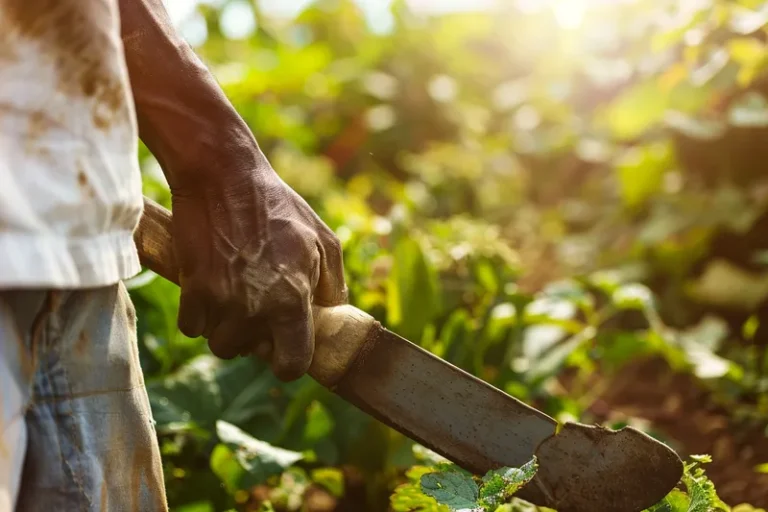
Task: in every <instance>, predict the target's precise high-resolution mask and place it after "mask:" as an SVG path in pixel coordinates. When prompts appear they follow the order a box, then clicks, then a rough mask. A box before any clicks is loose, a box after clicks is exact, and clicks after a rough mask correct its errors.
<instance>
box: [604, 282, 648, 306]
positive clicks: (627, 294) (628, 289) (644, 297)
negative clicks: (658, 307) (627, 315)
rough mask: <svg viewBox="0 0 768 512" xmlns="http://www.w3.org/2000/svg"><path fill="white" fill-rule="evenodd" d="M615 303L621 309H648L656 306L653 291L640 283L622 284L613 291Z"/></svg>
mask: <svg viewBox="0 0 768 512" xmlns="http://www.w3.org/2000/svg"><path fill="white" fill-rule="evenodd" d="M612 299H613V303H614V304H615V305H616V307H618V308H619V309H640V310H643V311H647V310H650V309H653V308H654V300H653V293H652V292H651V290H650V289H649V288H648V287H647V286H645V285H643V284H639V283H630V284H625V285H623V286H620V287H619V288H618V289H617V290H616V291H615V292H614V293H613V297H612Z"/></svg>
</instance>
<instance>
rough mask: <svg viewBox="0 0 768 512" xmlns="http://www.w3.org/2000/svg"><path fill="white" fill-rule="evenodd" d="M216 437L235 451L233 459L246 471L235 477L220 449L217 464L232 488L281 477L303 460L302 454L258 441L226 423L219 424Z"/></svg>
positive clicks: (218, 422) (244, 486)
mask: <svg viewBox="0 0 768 512" xmlns="http://www.w3.org/2000/svg"><path fill="white" fill-rule="evenodd" d="M216 434H217V435H218V437H219V439H220V440H221V442H222V443H224V445H225V446H226V447H227V448H229V449H230V450H231V451H232V452H233V454H234V459H235V460H236V461H237V463H238V464H239V465H240V467H241V468H242V470H243V472H242V473H241V474H239V475H235V472H234V470H233V469H232V466H231V462H230V461H229V460H227V458H226V457H225V455H226V454H224V453H223V452H222V451H221V450H219V454H218V456H217V458H216V460H215V465H216V467H218V468H219V469H220V471H221V473H222V474H224V476H225V477H227V478H228V479H230V482H231V483H230V484H231V485H236V486H237V487H238V488H240V489H243V488H247V487H251V486H254V485H258V484H260V483H263V482H265V481H266V480H267V479H268V478H269V477H271V476H274V475H279V474H281V473H282V472H283V471H284V470H285V469H287V468H288V467H290V466H292V465H293V464H295V463H296V462H298V461H300V460H302V459H303V458H304V456H303V455H302V454H301V453H298V452H293V451H290V450H284V449H282V448H277V447H275V446H272V445H270V444H269V443H265V442H264V441H259V440H258V439H255V438H253V437H251V436H250V435H249V434H247V433H246V432H243V431H242V430H240V429H239V428H237V427H236V426H234V425H232V424H230V423H227V422H225V421H217V422H216ZM213 465H214V463H213V462H212V466H213ZM217 474H219V473H217ZM220 478H221V476H220ZM234 479H236V481H234Z"/></svg>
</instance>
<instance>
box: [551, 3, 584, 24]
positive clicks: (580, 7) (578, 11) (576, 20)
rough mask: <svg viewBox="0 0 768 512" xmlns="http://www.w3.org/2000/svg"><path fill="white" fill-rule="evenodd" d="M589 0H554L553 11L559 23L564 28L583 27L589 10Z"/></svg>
mask: <svg viewBox="0 0 768 512" xmlns="http://www.w3.org/2000/svg"><path fill="white" fill-rule="evenodd" d="M587 4H588V0H553V2H552V11H553V12H554V14H555V19H556V20H557V23H558V25H560V26H561V27H562V28H564V29H569V30H573V29H577V28H579V27H581V24H582V22H583V21H584V16H585V15H586V13H587V10H588V5H587Z"/></svg>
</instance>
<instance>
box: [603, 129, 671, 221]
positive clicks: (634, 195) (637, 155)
mask: <svg viewBox="0 0 768 512" xmlns="http://www.w3.org/2000/svg"><path fill="white" fill-rule="evenodd" d="M671 155H672V152H671V148H670V145H669V144H668V143H656V144H649V145H645V146H641V147H634V148H630V149H628V150H627V151H626V152H625V153H624V154H623V155H622V156H621V157H620V158H619V159H618V161H617V162H616V172H617V174H618V179H619V185H620V188H621V196H622V199H623V201H624V204H625V205H626V206H627V207H629V208H633V207H635V206H638V205H640V204H642V203H644V202H645V201H646V200H647V199H648V198H649V197H651V195H653V194H654V193H656V192H657V191H658V190H659V189H660V187H661V185H662V182H663V178H664V173H665V171H667V170H668V169H669V168H670V166H671Z"/></svg>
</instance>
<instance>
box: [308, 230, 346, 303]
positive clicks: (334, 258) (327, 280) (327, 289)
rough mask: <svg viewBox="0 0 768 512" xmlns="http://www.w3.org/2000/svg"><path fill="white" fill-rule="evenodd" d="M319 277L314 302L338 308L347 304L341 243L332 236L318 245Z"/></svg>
mask: <svg viewBox="0 0 768 512" xmlns="http://www.w3.org/2000/svg"><path fill="white" fill-rule="evenodd" d="M318 250H319V252H320V277H319V279H318V281H317V287H316V288H315V292H314V302H315V303H316V304H318V305H321V306H338V305H339V304H345V303H346V302H347V286H346V283H345V280H344V256H343V253H342V249H341V243H340V242H339V240H338V239H337V238H336V237H335V236H333V237H331V238H329V239H328V240H325V241H324V242H321V243H320V244H318Z"/></svg>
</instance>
